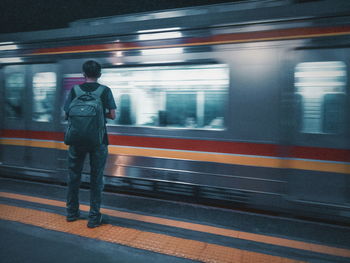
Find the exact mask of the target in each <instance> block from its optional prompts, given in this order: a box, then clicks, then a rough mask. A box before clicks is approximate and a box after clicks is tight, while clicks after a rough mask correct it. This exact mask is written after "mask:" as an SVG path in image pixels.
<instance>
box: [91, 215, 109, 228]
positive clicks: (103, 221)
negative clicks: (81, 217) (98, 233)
mask: <svg viewBox="0 0 350 263" xmlns="http://www.w3.org/2000/svg"><path fill="white" fill-rule="evenodd" d="M107 223H108V220H107V219H106V218H104V217H102V216H101V217H100V218H99V220H89V221H88V223H87V227H88V228H95V227H98V226H101V225H103V224H107Z"/></svg>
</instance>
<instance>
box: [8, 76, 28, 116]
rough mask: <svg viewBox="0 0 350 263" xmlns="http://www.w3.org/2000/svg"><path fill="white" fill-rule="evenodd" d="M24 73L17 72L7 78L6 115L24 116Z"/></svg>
mask: <svg viewBox="0 0 350 263" xmlns="http://www.w3.org/2000/svg"><path fill="white" fill-rule="evenodd" d="M24 86H25V76H24V73H21V72H16V73H11V74H8V75H6V78H5V116H6V117H7V118H11V119H20V118H22V117H23V101H24Z"/></svg>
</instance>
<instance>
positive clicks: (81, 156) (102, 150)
mask: <svg viewBox="0 0 350 263" xmlns="http://www.w3.org/2000/svg"><path fill="white" fill-rule="evenodd" d="M87 154H89V158H90V168H91V173H90V212H89V220H90V221H95V220H99V219H100V217H101V214H100V206H101V198H102V190H103V170H104V167H105V164H106V159H107V155H108V148H107V145H105V144H102V145H100V146H97V147H94V148H88V147H80V146H70V147H69V151H68V164H69V175H68V193H67V213H68V216H75V215H79V186H80V180H81V172H82V169H83V166H84V160H85V157H86V155H87Z"/></svg>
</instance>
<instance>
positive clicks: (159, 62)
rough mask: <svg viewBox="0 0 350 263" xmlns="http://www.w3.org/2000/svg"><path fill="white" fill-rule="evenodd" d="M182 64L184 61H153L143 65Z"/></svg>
mask: <svg viewBox="0 0 350 263" xmlns="http://www.w3.org/2000/svg"><path fill="white" fill-rule="evenodd" d="M182 62H184V60H164V61H161V60H155V61H153V60H152V61H145V62H143V64H165V63H166V64H169V63H182Z"/></svg>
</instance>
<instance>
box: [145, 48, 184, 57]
mask: <svg viewBox="0 0 350 263" xmlns="http://www.w3.org/2000/svg"><path fill="white" fill-rule="evenodd" d="M183 50H184V49H183V48H181V47H176V48H157V49H143V50H141V53H142V55H145V56H148V55H176V54H182V53H183Z"/></svg>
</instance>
